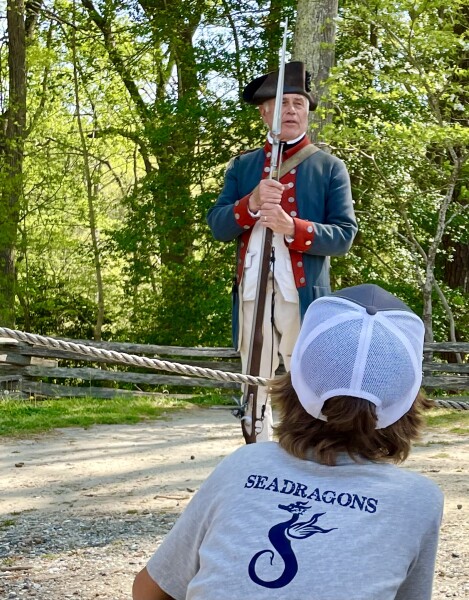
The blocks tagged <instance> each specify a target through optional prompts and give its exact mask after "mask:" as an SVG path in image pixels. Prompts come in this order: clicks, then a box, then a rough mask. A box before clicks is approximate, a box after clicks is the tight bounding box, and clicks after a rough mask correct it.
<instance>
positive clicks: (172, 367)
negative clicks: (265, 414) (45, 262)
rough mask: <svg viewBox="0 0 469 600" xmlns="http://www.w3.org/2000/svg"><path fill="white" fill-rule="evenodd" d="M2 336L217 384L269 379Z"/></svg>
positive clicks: (27, 336) (14, 334)
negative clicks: (210, 380)
mask: <svg viewBox="0 0 469 600" xmlns="http://www.w3.org/2000/svg"><path fill="white" fill-rule="evenodd" d="M2 335H3V336H6V337H9V338H13V339H15V340H19V341H20V342H26V343H29V344H36V345H39V346H45V347H46V348H56V349H57V348H59V349H60V350H69V351H72V352H78V353H80V354H84V355H86V356H92V357H95V358H104V359H106V361H107V362H113V363H119V364H125V365H134V366H137V367H144V368H147V369H159V370H163V371H172V372H174V373H181V374H182V375H194V376H196V377H207V378H208V379H216V380H218V381H234V382H235V383H247V384H250V385H267V379H266V378H264V377H253V376H252V375H243V374H240V373H227V372H226V371H219V370H216V369H204V368H202V367H193V366H191V365H181V364H178V363H172V362H169V361H166V360H159V359H157V358H148V357H146V356H136V355H135V354H126V353H125V352H115V351H114V350H104V349H102V348H94V347H93V346H85V345H84V344H75V343H74V342H65V341H63V340H57V339H55V338H49V337H45V336H42V335H36V334H33V333H25V332H24V331H16V330H13V329H7V328H6V327H0V336H2Z"/></svg>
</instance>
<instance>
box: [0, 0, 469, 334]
mask: <svg viewBox="0 0 469 600" xmlns="http://www.w3.org/2000/svg"><path fill="white" fill-rule="evenodd" d="M0 6H1V7H2V10H1V21H0V23H1V28H0V33H1V36H2V38H1V45H0V125H1V127H0V160H1V164H0V202H1V206H0V307H1V308H0V320H1V323H0V324H1V325H4V326H12V325H15V326H16V328H18V329H24V330H26V331H32V332H36V333H41V334H45V335H59V336H65V337H71V338H88V339H89V338H93V337H94V338H95V339H97V340H99V339H101V338H102V339H108V340H111V339H113V340H116V341H117V340H122V341H134V342H140V343H158V344H167V345H169V344H171V345H191V346H195V345H205V346H209V345H221V346H224V345H228V344H229V341H230V308H229V304H230V297H229V291H230V287H231V279H232V275H233V273H232V265H233V256H234V247H233V246H232V245H229V244H228V245H222V244H219V243H216V242H214V241H213V240H212V238H211V236H210V234H209V232H208V228H207V227H206V225H205V213H206V211H207V209H208V207H209V206H210V205H211V203H212V202H213V201H214V200H215V198H216V196H217V193H218V191H219V189H220V185H221V181H222V177H223V173H224V169H225V165H226V163H227V162H228V160H229V159H230V158H231V157H232V156H233V155H236V154H237V153H238V152H240V151H242V150H245V149H248V148H251V147H254V146H256V145H259V144H260V143H262V141H263V136H264V131H263V130H262V127H261V126H260V123H259V119H258V116H257V113H256V111H255V109H253V108H252V107H249V106H245V105H243V104H242V103H240V91H241V89H242V87H243V86H244V85H245V84H246V83H247V82H248V81H249V80H250V78H251V77H253V76H256V75H258V74H259V73H261V72H263V71H264V70H265V69H268V68H275V67H276V65H277V62H278V48H279V45H280V38H281V35H280V23H281V22H282V20H283V19H284V18H285V17H288V18H289V22H290V31H291V32H293V33H292V36H291V39H290V41H289V43H290V52H291V56H292V58H296V59H301V60H304V61H305V62H306V64H307V65H308V67H309V69H310V70H311V71H312V73H313V81H314V83H315V84H316V86H317V90H318V93H319V95H320V97H321V103H320V107H319V109H318V112H317V114H316V115H314V117H313V120H312V123H311V126H312V137H313V138H314V139H315V140H317V141H318V142H324V143H326V144H328V145H329V146H330V147H331V149H332V151H333V152H334V153H336V154H338V155H339V156H340V157H341V158H343V159H344V160H345V162H346V164H347V166H348V168H349V171H350V174H351V177H352V183H353V190H354V197H355V201H356V210H357V215H358V218H359V222H360V234H359V237H358V239H357V241H356V243H355V245H354V247H353V251H352V252H351V253H350V254H349V255H348V256H347V257H345V258H342V259H335V260H334V263H333V267H334V284H335V285H353V284H357V283H359V282H361V281H363V280H367V281H374V282H376V283H380V284H383V285H385V286H386V287H387V288H388V289H390V290H391V291H394V292H396V293H398V294H399V295H401V296H403V297H404V298H406V299H407V301H408V302H409V303H410V304H411V305H412V306H413V307H414V308H415V309H416V310H417V311H418V312H420V313H421V314H423V315H424V318H425V323H426V328H427V341H429V342H431V341H433V340H434V339H435V340H439V341H444V340H453V341H456V340H460V339H467V335H468V331H469V305H468V302H467V300H468V294H469V233H468V232H469V227H468V225H469V214H468V212H469V211H468V205H469V191H468V187H469V186H468V174H469V165H468V152H469V129H468V121H469V98H468V96H469V86H468V83H469V81H468V80H469V71H468V69H469V34H468V24H469V9H468V7H467V6H465V4H464V3H460V2H459V1H454V0H450V1H449V2H448V1H446V2H442V0H433V1H427V2H405V1H400V2H397V3H396V2H393V3H391V2H389V1H385V0H380V1H376V2H364V1H361V0H359V1H357V0H346V1H344V2H340V3H339V5H337V3H334V2H333V1H330V0H328V1H326V0H324V2H313V1H312V0H298V3H296V2H293V1H290V0H288V2H278V1H277V0H271V2H263V1H241V2H232V1H231V0H219V1H216V2H212V1H207V0H205V1H202V0H169V1H166V2H160V1H159V0H141V1H139V2H137V1H135V2H126V3H122V2H116V1H111V0H81V1H80V0H74V1H69V0H55V1H54V0H45V1H41V0H33V1H29V2H26V3H24V2H23V0H8V1H7V2H6V1H5V0H3V1H0Z"/></svg>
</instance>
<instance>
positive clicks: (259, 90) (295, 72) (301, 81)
mask: <svg viewBox="0 0 469 600" xmlns="http://www.w3.org/2000/svg"><path fill="white" fill-rule="evenodd" d="M310 81H311V75H310V74H309V73H308V72H307V71H306V69H305V65H304V63H302V62H300V61H294V62H289V63H286V65H285V78H284V83H283V93H284V94H301V95H302V96H304V97H305V98H307V99H308V102H309V110H315V109H316V107H317V105H318V103H317V100H316V99H315V98H314V97H313V96H312V94H311V86H310ZM277 82H278V70H277V71H271V72H270V73H267V75H262V76H261V77H257V78H256V79H254V80H253V81H251V83H248V85H247V86H246V87H245V88H244V90H243V100H244V101H245V102H247V103H248V104H257V105H259V104H262V103H263V102H265V100H270V99H271V98H275V96H276V95H277Z"/></svg>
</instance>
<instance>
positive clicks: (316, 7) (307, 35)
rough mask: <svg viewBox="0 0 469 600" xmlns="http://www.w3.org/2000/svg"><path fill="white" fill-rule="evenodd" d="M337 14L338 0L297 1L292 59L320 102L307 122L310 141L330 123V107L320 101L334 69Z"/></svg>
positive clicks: (317, 137) (316, 138)
mask: <svg viewBox="0 0 469 600" xmlns="http://www.w3.org/2000/svg"><path fill="white" fill-rule="evenodd" d="M337 12H338V0H298V8H297V20H296V29H295V38H294V48H293V58H294V59H295V60H301V61H303V62H304V63H305V65H306V69H307V70H308V71H310V72H311V83H312V92H313V94H314V95H315V96H316V98H317V99H318V100H319V102H320V106H319V107H318V110H317V111H316V112H314V113H312V115H311V119H310V125H311V129H312V130H311V138H312V139H313V141H317V140H318V139H319V137H320V135H321V132H322V130H323V129H324V126H325V125H327V124H329V123H331V121H332V115H331V106H330V104H329V103H328V102H322V101H321V98H322V97H323V96H324V95H325V92H326V84H325V82H326V80H327V78H328V77H329V74H330V71H331V68H332V67H333V66H334V60H335V30H336V27H335V20H336V18H337Z"/></svg>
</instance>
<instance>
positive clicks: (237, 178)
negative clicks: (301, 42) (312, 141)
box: [207, 148, 358, 348]
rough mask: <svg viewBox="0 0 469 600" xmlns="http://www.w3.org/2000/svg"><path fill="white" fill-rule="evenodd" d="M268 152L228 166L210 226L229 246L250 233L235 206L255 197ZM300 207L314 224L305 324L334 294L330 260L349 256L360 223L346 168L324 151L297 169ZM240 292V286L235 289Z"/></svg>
mask: <svg viewBox="0 0 469 600" xmlns="http://www.w3.org/2000/svg"><path fill="white" fill-rule="evenodd" d="M264 162H265V151H264V148H259V149H258V150H254V151H253V152H249V153H247V154H242V155H240V156H237V157H236V158H235V159H234V160H233V161H232V163H231V164H230V165H229V167H228V169H227V172H226V175H225V181H224V186H223V189H222V191H221V194H220V196H219V197H218V199H217V202H216V203H215V205H214V206H213V207H212V208H211V209H210V210H209V212H208V214H207V221H208V224H209V227H210V229H211V230H212V233H213V236H214V238H215V239H217V240H219V241H222V242H230V241H232V240H235V239H237V241H238V247H237V256H238V255H239V241H240V236H241V235H242V234H243V233H245V230H244V229H243V227H241V226H240V225H239V224H238V222H237V221H236V219H235V216H234V210H233V205H234V203H235V202H236V201H237V200H240V199H241V198H243V197H244V196H246V195H248V194H250V193H251V192H252V190H253V189H254V188H255V187H256V185H257V184H258V183H259V181H260V180H261V179H262V174H263V167H264ZM296 201H297V205H298V217H299V218H300V219H306V220H308V221H311V222H312V225H313V227H314V240H313V243H312V245H311V246H309V247H308V248H307V249H306V248H305V251H304V253H303V264H304V269H305V277H306V285H305V286H304V287H300V288H298V295H299V307H300V316H301V319H302V318H303V316H304V313H305V312H306V309H307V308H308V306H309V305H310V303H311V302H312V301H313V300H315V299H316V298H318V297H320V296H323V295H325V294H328V293H329V292H330V277H329V270H330V259H329V256H340V255H343V254H346V253H347V251H348V250H349V249H350V247H351V245H352V242H353V239H354V237H355V234H356V233H357V229H358V228H357V223H356V220H355V215H354V210H353V201H352V194H351V189H350V179H349V175H348V173H347V169H346V168H345V165H344V163H343V162H342V161H341V160H340V159H338V158H337V157H335V156H333V155H331V154H328V153H326V152H324V151H322V150H320V151H319V152H316V153H315V154H313V155H312V156H310V157H309V158H307V159H306V160H305V161H303V162H302V163H301V164H300V165H298V167H297V177H296ZM235 288H236V286H235ZM232 318H233V320H232V323H233V343H234V347H235V348H236V347H237V343H238V342H237V341H238V295H237V290H236V289H235V290H234V294H233V315H232Z"/></svg>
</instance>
